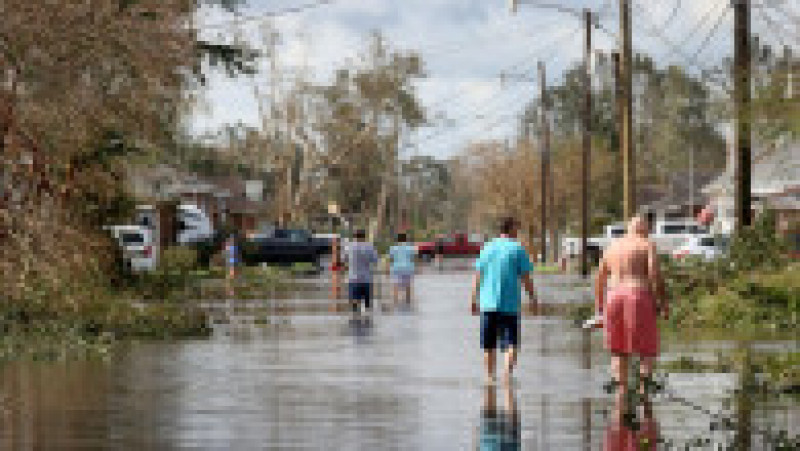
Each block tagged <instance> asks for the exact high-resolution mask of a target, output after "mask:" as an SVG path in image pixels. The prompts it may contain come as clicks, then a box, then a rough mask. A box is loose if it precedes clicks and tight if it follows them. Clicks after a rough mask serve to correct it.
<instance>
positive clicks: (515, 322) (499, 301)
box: [471, 217, 538, 383]
mask: <svg viewBox="0 0 800 451" xmlns="http://www.w3.org/2000/svg"><path fill="white" fill-rule="evenodd" d="M517 229H518V224H517V221H516V220H515V219H514V218H513V217H506V218H503V219H502V221H501V222H500V236H499V237H497V238H495V239H493V240H492V241H490V242H489V243H487V244H485V245H484V247H483V249H482V250H481V254H480V256H479V257H478V259H477V261H476V262H475V269H476V272H475V276H474V278H473V284H472V297H471V301H472V312H473V314H476V315H477V314H478V313H480V317H481V349H483V356H484V365H485V369H486V379H487V381H488V382H490V383H494V380H495V366H496V359H497V356H496V349H497V347H498V344H499V345H500V348H501V350H503V349H505V354H506V359H505V371H504V375H503V380H504V381H505V382H506V383H509V382H510V381H511V376H512V373H513V371H514V366H515V365H516V362H517V351H518V349H519V335H520V333H519V329H520V326H519V324H520V323H519V316H520V310H521V309H520V304H521V288H522V286H524V287H525V291H527V292H528V296H529V297H530V300H531V309H532V310H536V309H537V307H538V301H537V299H536V293H535V291H534V288H533V282H532V281H531V277H530V273H531V271H532V269H533V267H532V265H531V260H530V257H529V256H528V253H527V252H526V251H525V248H523V247H522V245H521V244H520V243H519V241H517V239H516V238H517Z"/></svg>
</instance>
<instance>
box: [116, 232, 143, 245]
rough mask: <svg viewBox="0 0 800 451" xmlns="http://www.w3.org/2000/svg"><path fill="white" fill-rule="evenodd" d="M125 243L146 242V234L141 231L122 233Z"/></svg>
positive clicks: (122, 239)
mask: <svg viewBox="0 0 800 451" xmlns="http://www.w3.org/2000/svg"><path fill="white" fill-rule="evenodd" d="M120 240H121V241H122V244H123V245H126V246H127V245H131V244H144V234H142V233H139V232H126V233H123V234H122V235H120Z"/></svg>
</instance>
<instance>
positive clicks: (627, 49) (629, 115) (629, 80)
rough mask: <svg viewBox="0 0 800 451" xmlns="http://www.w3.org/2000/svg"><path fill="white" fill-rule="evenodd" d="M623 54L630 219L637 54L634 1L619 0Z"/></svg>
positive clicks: (628, 214) (632, 210) (629, 213)
mask: <svg viewBox="0 0 800 451" xmlns="http://www.w3.org/2000/svg"><path fill="white" fill-rule="evenodd" d="M619 12H620V35H621V36H622V53H621V58H620V75H621V80H622V83H621V87H622V89H621V90H620V91H621V94H622V135H621V136H620V143H621V150H622V166H623V171H624V173H623V190H624V193H623V210H624V213H623V214H624V216H625V219H626V220H628V219H630V218H632V217H633V215H634V214H636V161H635V159H634V152H633V150H634V149H633V57H632V51H631V2H630V0H619Z"/></svg>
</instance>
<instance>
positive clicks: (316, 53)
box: [191, 0, 800, 156]
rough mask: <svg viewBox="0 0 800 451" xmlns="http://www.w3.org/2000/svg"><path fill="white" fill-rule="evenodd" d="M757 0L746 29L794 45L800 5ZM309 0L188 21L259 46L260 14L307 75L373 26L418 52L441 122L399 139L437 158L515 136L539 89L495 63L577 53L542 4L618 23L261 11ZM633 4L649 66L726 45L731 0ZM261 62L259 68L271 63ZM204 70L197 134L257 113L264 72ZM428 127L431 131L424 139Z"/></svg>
mask: <svg viewBox="0 0 800 451" xmlns="http://www.w3.org/2000/svg"><path fill="white" fill-rule="evenodd" d="M761 1H762V2H764V3H765V4H768V5H769V6H768V7H764V8H763V10H757V11H754V14H753V24H752V28H753V31H754V32H756V33H759V34H761V35H763V38H764V39H766V40H767V41H768V42H771V43H773V44H779V43H780V41H783V43H785V44H789V45H793V46H794V48H795V49H796V48H797V45H798V37H799V36H798V35H799V34H798V33H797V32H796V31H794V34H793V35H792V34H791V33H792V32H793V30H796V28H797V26H796V23H797V22H796V21H797V17H799V16H800V8H799V7H797V6H795V5H794V4H793V3H792V2H791V1H789V0H761ZM310 3H314V0H249V1H248V2H247V6H246V8H244V9H243V11H242V16H244V17H246V18H249V19H244V20H243V21H242V22H240V24H239V25H238V26H236V25H234V24H235V22H234V16H233V15H231V14H229V13H227V12H225V11H222V10H220V9H217V8H204V9H203V10H201V12H200V13H199V14H198V17H197V25H198V28H199V29H200V31H201V36H203V37H204V38H207V39H216V40H223V41H228V42H230V41H231V40H234V39H241V40H246V41H248V42H249V43H250V45H252V46H254V47H256V48H264V38H263V33H262V30H263V29H264V26H265V24H269V26H271V27H273V28H274V29H275V30H277V31H278V32H279V33H280V35H281V42H280V44H279V47H278V55H279V64H280V66H281V67H283V68H285V72H286V73H287V74H289V73H298V72H302V73H305V74H306V77H308V78H309V79H310V80H311V81H315V82H325V81H326V80H328V79H329V77H330V76H331V74H332V73H333V71H334V70H335V69H336V68H337V67H341V66H343V65H344V64H346V62H347V61H348V60H349V59H350V60H352V59H353V58H357V57H358V55H360V54H363V52H364V51H365V49H366V42H367V37H368V36H369V34H370V32H371V31H373V30H380V31H381V32H382V33H383V34H384V36H385V37H386V38H387V41H388V42H389V44H390V45H391V46H393V47H394V48H397V49H402V50H416V51H419V52H420V53H421V55H422V57H423V60H424V61H425V65H426V70H427V74H428V76H427V77H426V78H425V79H423V80H421V81H420V82H419V83H418V84H417V92H418V94H419V96H420V98H421V99H422V101H423V104H424V105H425V106H427V107H428V109H429V110H428V114H429V117H436V116H444V117H448V118H450V119H451V120H450V121H449V123H448V125H447V126H445V125H444V124H443V123H442V122H441V121H440V122H439V125H434V126H432V127H426V128H425V129H423V130H419V131H418V132H417V133H416V134H414V135H412V136H410V137H409V138H408V139H409V140H410V142H416V143H418V144H419V145H418V146H417V150H415V152H420V153H424V154H433V155H438V156H449V155H453V154H455V153H457V152H459V151H460V150H462V149H463V147H464V146H465V145H466V144H467V143H469V142H470V141H474V140H481V139H492V138H497V139H502V138H505V137H511V136H513V135H514V133H515V126H516V119H515V115H516V114H517V113H519V112H520V111H521V110H522V108H523V107H524V105H525V104H526V103H527V102H529V101H530V100H531V98H533V97H534V96H535V94H536V92H538V89H539V88H538V86H537V85H536V84H534V83H532V82H530V81H506V82H501V79H500V76H499V75H500V73H503V72H509V73H512V74H514V75H524V76H526V77H529V78H534V77H535V74H536V72H535V71H536V63H537V61H538V60H544V61H545V62H546V64H547V72H548V79H549V82H550V83H553V82H555V81H556V80H557V79H558V78H559V76H560V74H561V72H562V71H563V70H564V68H565V67H567V66H569V65H572V64H575V63H577V62H579V61H580V59H581V58H582V47H581V46H582V45H583V27H582V23H581V21H580V19H579V18H577V17H575V16H572V15H570V14H565V13H562V12H559V11H556V10H554V9H552V8H547V7H542V6H541V5H546V4H550V5H553V4H558V5H561V6H566V7H569V8H575V9H578V10H579V9H582V8H584V7H588V8H591V9H592V10H593V11H595V12H599V13H600V22H601V23H602V25H603V27H604V28H605V29H606V30H608V31H609V32H611V33H615V32H616V31H617V29H618V22H617V14H618V11H617V5H618V3H619V1H618V0H562V1H557V0H551V1H544V0H543V1H538V0H528V1H526V0H521V1H520V5H519V7H518V10H517V13H516V14H511V13H510V11H509V1H508V0H332V1H331V2H330V3H329V4H326V5H321V6H318V7H315V8H309V9H307V10H305V11H303V12H300V13H294V14H284V15H280V16H278V17H272V18H266V15H268V14H270V13H274V12H280V11H284V10H285V9H286V8H290V7H295V6H298V5H305V4H310ZM633 3H634V7H633V30H634V36H633V41H634V48H635V49H636V50H637V51H646V52H648V53H650V54H651V55H653V56H654V57H655V59H656V61H657V62H658V63H659V64H669V63H679V64H683V65H686V63H687V61H688V60H690V59H692V58H691V56H692V55H694V54H695V53H696V52H698V51H699V53H698V55H697V57H696V58H694V59H693V61H694V62H693V63H692V65H694V66H695V67H698V66H707V67H712V66H713V65H714V64H716V63H718V62H719V61H720V59H721V58H722V57H724V56H727V55H728V54H730V52H731V51H732V43H731V41H732V40H731V35H732V17H733V14H732V11H731V9H730V7H729V3H730V2H729V0H659V1H651V0H634V2H633ZM754 3H757V2H754ZM787 12H788V14H790V15H792V16H793V17H788V16H787V15H786V14H787ZM262 18H263V19H262ZM593 43H594V46H593V47H594V48H595V49H596V50H598V51H608V50H612V49H614V48H615V45H616V44H615V38H614V37H613V36H609V35H608V34H607V33H605V32H602V31H600V30H597V31H596V32H595V33H594V36H593ZM674 49H677V50H674ZM795 51H796V50H795ZM262 68H263V72H264V74H267V73H268V68H269V61H266V60H265V61H263V63H262ZM286 76H287V77H290V76H291V75H286ZM210 80H211V83H210V84H209V87H208V89H206V90H205V91H204V92H203V93H202V95H201V96H200V99H201V101H200V102H199V103H198V104H197V105H196V106H195V107H194V108H193V112H192V116H191V117H192V119H191V128H192V129H193V130H194V131H195V132H196V133H204V132H213V131H214V130H216V129H218V128H219V127H221V126H223V125H224V124H226V123H236V122H243V123H246V124H250V125H253V126H258V124H260V123H261V119H260V118H259V114H258V103H257V101H256V95H255V89H256V88H257V89H258V92H261V93H268V92H270V86H269V82H268V78H267V77H266V75H263V76H256V77H254V78H252V79H250V78H239V79H233V80H230V79H226V77H225V76H224V75H222V74H215V75H213V76H212V77H211V79H210ZM428 136H434V137H432V138H428V139H425V138H424V137H428Z"/></svg>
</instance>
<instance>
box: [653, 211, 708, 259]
mask: <svg viewBox="0 0 800 451" xmlns="http://www.w3.org/2000/svg"><path fill="white" fill-rule="evenodd" d="M706 235H708V227H706V226H704V225H702V224H700V223H698V222H697V221H695V220H694V219H677V220H665V221H657V222H656V223H655V226H654V228H653V231H652V232H651V233H650V238H651V239H652V240H653V242H654V243H655V245H656V248H657V249H658V251H659V253H663V254H671V253H672V252H674V251H675V250H676V249H678V248H679V247H681V246H683V245H684V244H685V243H686V242H687V241H688V240H690V239H693V238H696V237H698V236H706Z"/></svg>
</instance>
